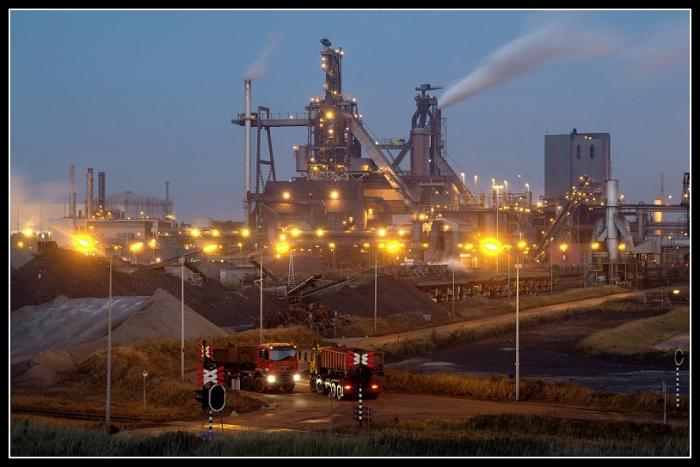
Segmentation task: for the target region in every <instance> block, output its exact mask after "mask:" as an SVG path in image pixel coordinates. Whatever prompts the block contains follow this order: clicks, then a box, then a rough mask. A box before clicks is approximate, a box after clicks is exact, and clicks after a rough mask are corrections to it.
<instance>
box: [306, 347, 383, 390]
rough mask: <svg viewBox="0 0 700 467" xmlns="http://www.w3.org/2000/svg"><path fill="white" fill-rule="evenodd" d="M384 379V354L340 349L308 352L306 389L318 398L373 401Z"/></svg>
mask: <svg viewBox="0 0 700 467" xmlns="http://www.w3.org/2000/svg"><path fill="white" fill-rule="evenodd" d="M383 375H384V353H383V352H369V351H366V350H362V349H353V348H349V347H344V346H332V347H320V346H317V347H315V348H314V349H312V350H311V351H310V352H309V387H310V389H311V391H314V392H317V393H318V394H330V397H333V398H336V399H338V400H341V399H356V398H357V397H358V394H359V389H360V388H362V397H363V399H376V398H377V397H378V396H379V393H380V392H381V382H380V377H382V376H383Z"/></svg>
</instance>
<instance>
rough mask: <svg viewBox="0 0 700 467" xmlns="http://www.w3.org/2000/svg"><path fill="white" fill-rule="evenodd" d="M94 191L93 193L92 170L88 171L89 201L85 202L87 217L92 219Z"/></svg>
mask: <svg viewBox="0 0 700 467" xmlns="http://www.w3.org/2000/svg"><path fill="white" fill-rule="evenodd" d="M93 203H94V198H93V191H92V169H91V168H90V169H88V170H87V199H86V200H85V217H87V218H90V217H92V214H93Z"/></svg>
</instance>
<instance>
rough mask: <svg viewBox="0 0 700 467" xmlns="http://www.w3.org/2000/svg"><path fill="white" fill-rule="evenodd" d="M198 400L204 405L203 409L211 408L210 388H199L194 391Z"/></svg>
mask: <svg viewBox="0 0 700 467" xmlns="http://www.w3.org/2000/svg"><path fill="white" fill-rule="evenodd" d="M194 393H195V397H196V398H197V402H199V404H200V405H201V406H202V409H204V410H207V409H209V390H208V389H198V390H197V391H195V392H194Z"/></svg>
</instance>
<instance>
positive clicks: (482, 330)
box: [383, 299, 655, 359]
mask: <svg viewBox="0 0 700 467" xmlns="http://www.w3.org/2000/svg"><path fill="white" fill-rule="evenodd" d="M654 309H655V308H654V306H653V305H645V304H643V303H642V302H641V301H640V300H629V299H628V300H620V299H610V300H608V301H606V302H604V303H603V304H601V305H599V306H596V307H590V308H566V309H563V310H560V311H556V312H551V313H547V314H543V315H536V316H524V317H521V318H520V328H521V329H522V328H524V327H529V326H533V325H536V324H543V323H549V322H554V321H558V320H561V319H563V318H574V317H583V316H588V315H596V314H601V313H606V312H620V311H628V312H630V314H632V313H634V312H638V311H648V310H654ZM514 331H515V315H513V320H512V321H509V322H508V323H499V324H489V325H482V326H479V327H476V328H469V329H462V330H458V331H453V332H450V333H444V334H438V333H435V332H433V333H432V334H431V335H430V336H429V337H428V338H422V339H411V340H404V341H399V342H396V343H393V344H389V345H386V346H384V347H383V350H384V351H385V352H386V353H387V355H388V357H389V359H395V358H402V359H403V358H408V357H412V356H417V355H426V354H430V353H431V352H433V351H436V350H440V349H444V348H447V347H450V346H453V345H459V344H469V343H471V342H476V341H478V340H481V339H486V338H489V337H493V336H497V335H499V334H504V333H507V332H514Z"/></svg>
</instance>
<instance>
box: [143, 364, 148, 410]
mask: <svg viewBox="0 0 700 467" xmlns="http://www.w3.org/2000/svg"><path fill="white" fill-rule="evenodd" d="M146 378H148V372H147V371H146V370H143V408H144V409H145V408H146Z"/></svg>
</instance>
